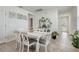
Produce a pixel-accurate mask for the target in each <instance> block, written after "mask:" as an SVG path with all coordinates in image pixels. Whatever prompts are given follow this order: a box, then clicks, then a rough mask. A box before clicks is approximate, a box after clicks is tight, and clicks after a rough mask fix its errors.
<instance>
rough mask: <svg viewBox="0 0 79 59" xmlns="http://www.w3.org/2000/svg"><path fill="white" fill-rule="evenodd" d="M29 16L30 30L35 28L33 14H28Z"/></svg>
mask: <svg viewBox="0 0 79 59" xmlns="http://www.w3.org/2000/svg"><path fill="white" fill-rule="evenodd" d="M28 17H29V23H28V27H29V30H30V31H32V30H33V15H31V14H28Z"/></svg>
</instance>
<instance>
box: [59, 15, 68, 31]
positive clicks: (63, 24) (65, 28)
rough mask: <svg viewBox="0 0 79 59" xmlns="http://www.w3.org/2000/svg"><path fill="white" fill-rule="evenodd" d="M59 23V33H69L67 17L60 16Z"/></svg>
mask: <svg viewBox="0 0 79 59" xmlns="http://www.w3.org/2000/svg"><path fill="white" fill-rule="evenodd" d="M60 21H61V23H60V24H61V26H60V27H61V28H60V29H61V32H69V16H62V17H61V18H60Z"/></svg>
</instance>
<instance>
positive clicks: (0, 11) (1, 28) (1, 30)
mask: <svg viewBox="0 0 79 59" xmlns="http://www.w3.org/2000/svg"><path fill="white" fill-rule="evenodd" d="M4 11H5V9H4V8H3V7H0V38H1V39H3V37H4V36H5V16H4V15H5V12H4Z"/></svg>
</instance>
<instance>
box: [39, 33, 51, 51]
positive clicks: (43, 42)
mask: <svg viewBox="0 0 79 59" xmlns="http://www.w3.org/2000/svg"><path fill="white" fill-rule="evenodd" d="M50 40H51V34H46V35H44V36H42V37H41V38H40V40H39V45H40V46H43V47H45V52H47V46H48V44H49V43H50Z"/></svg>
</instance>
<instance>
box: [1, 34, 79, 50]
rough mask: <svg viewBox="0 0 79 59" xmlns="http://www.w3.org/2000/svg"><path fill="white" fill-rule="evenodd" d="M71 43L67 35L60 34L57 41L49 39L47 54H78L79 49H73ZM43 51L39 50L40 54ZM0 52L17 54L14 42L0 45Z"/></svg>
mask: <svg viewBox="0 0 79 59" xmlns="http://www.w3.org/2000/svg"><path fill="white" fill-rule="evenodd" d="M71 42H72V41H71V39H70V37H69V35H68V34H67V33H62V35H61V36H60V38H59V39H56V40H53V39H51V41H50V44H49V45H48V52H78V51H79V49H76V48H74V47H73V46H72V44H71ZM43 50H44V49H43V48H42V49H40V51H41V52H43ZM0 52H17V50H16V41H15V40H14V41H11V42H7V43H2V44H0Z"/></svg>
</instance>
